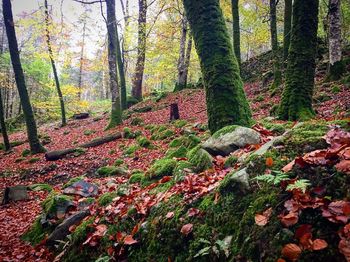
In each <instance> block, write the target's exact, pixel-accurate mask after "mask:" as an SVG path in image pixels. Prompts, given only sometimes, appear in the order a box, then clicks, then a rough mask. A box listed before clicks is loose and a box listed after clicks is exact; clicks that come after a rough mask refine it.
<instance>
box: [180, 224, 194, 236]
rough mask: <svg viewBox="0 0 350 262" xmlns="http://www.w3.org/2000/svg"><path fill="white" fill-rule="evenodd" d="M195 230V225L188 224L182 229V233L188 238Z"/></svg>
mask: <svg viewBox="0 0 350 262" xmlns="http://www.w3.org/2000/svg"><path fill="white" fill-rule="evenodd" d="M192 230H193V224H186V225H183V226H182V228H181V231H180V232H181V233H182V234H183V235H185V236H187V235H188V234H189V233H191V232H192Z"/></svg>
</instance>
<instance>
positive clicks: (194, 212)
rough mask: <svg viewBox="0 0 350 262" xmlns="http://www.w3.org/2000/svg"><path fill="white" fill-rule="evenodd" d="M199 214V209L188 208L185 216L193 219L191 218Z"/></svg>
mask: <svg viewBox="0 0 350 262" xmlns="http://www.w3.org/2000/svg"><path fill="white" fill-rule="evenodd" d="M199 213H200V210H199V209H197V208H193V207H192V208H190V209H189V210H188V212H187V216H188V217H193V216H196V215H198V214H199Z"/></svg>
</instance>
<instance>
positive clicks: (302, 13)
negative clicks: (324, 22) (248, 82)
mask: <svg viewBox="0 0 350 262" xmlns="http://www.w3.org/2000/svg"><path fill="white" fill-rule="evenodd" d="M318 5H319V1H318V0H308V1H305V0H294V4H293V24H292V34H291V42H290V47H289V55H288V64H287V72H286V86H285V89H284V90H283V94H282V99H281V103H280V107H279V110H278V111H279V112H278V114H279V117H280V118H281V119H285V120H293V121H294V120H305V119H308V118H310V117H312V116H313V115H314V114H315V113H314V111H313V109H312V95H313V89H314V77H315V67H316V62H315V58H316V48H317V24H318Z"/></svg>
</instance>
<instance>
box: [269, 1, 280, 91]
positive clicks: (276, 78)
mask: <svg viewBox="0 0 350 262" xmlns="http://www.w3.org/2000/svg"><path fill="white" fill-rule="evenodd" d="M276 4H277V1H276V0H270V33H271V48H272V54H273V83H272V85H271V91H272V94H273V93H274V92H275V91H276V89H277V88H278V87H279V86H280V85H281V82H282V73H281V65H280V62H279V56H278V39H277V18H276Z"/></svg>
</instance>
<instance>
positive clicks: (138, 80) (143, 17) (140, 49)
mask: <svg viewBox="0 0 350 262" xmlns="http://www.w3.org/2000/svg"><path fill="white" fill-rule="evenodd" d="M138 3H139V18H138V41H137V42H138V43H137V59H136V67H135V73H134V76H133V80H132V89H131V95H132V96H133V97H134V98H136V99H137V100H142V82H143V74H144V70H145V60H146V42H147V39H146V35H147V32H146V22H147V8H148V6H147V0H138Z"/></svg>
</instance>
